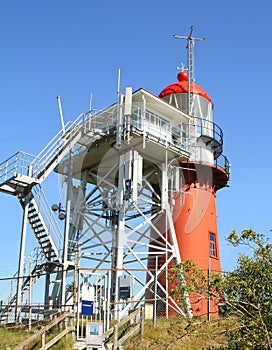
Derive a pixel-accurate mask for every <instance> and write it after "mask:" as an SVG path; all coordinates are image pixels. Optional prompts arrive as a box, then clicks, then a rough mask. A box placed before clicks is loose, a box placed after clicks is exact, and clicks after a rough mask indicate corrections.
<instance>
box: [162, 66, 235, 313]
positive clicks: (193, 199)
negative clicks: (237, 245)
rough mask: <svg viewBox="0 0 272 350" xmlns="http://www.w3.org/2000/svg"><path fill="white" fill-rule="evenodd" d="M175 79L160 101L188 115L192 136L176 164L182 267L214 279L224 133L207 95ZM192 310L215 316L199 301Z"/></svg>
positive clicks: (225, 169) (225, 170)
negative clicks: (188, 264)
mask: <svg viewBox="0 0 272 350" xmlns="http://www.w3.org/2000/svg"><path fill="white" fill-rule="evenodd" d="M177 79H178V81H177V82H175V83H173V84H171V85H169V86H168V87H166V88H165V89H164V90H163V91H162V92H161V93H160V95H159V97H160V98H162V99H163V100H164V101H166V102H168V103H170V104H172V105H174V106H175V107H176V108H178V109H180V110H182V111H184V112H187V113H190V118H191V123H189V124H187V125H184V126H183V127H184V128H189V129H190V133H191V134H192V135H193V141H192V143H191V156H190V158H189V159H187V160H186V161H180V163H179V165H180V168H181V169H182V170H181V177H182V179H181V182H182V186H181V188H180V194H178V195H176V196H175V205H174V208H173V222H174V226H175V232H176V236H177V241H178V247H179V251H180V255H181V259H182V261H185V260H188V259H189V260H192V261H194V262H195V263H196V264H197V267H198V268H199V269H201V270H203V271H204V273H205V274H206V273H207V274H208V273H210V272H211V271H213V272H217V273H219V272H220V271H221V265H220V252H219V239H218V226H217V216H216V192H217V191H218V190H219V189H221V188H223V187H225V186H227V185H228V181H229V163H228V160H227V158H226V157H225V156H223V154H222V149H223V132H222V130H221V128H220V127H219V126H218V125H217V124H215V123H214V121H213V115H212V112H213V102H212V100H211V98H210V96H209V95H208V93H207V92H206V91H205V90H204V89H203V88H202V87H200V86H199V85H197V84H195V83H194V82H190V83H189V84H188V74H187V73H186V72H184V71H181V72H180V73H179V74H178V77H177ZM189 94H191V95H192V97H191V101H192V106H191V108H189V107H188V105H189V103H188V101H190V99H189V97H188V95H189ZM190 109H191V110H190ZM185 131H186V130H185ZM192 308H193V314H194V315H195V316H200V315H204V314H207V313H208V312H210V313H211V315H212V314H216V313H217V306H216V305H215V304H213V303H210V305H209V304H208V303H207V301H206V300H205V299H201V298H200V300H199V301H196V302H192ZM208 308H209V310H208Z"/></svg>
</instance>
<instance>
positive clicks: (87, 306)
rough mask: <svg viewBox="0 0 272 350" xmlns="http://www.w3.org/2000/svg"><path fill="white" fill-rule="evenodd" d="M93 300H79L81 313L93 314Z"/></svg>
mask: <svg viewBox="0 0 272 350" xmlns="http://www.w3.org/2000/svg"><path fill="white" fill-rule="evenodd" d="M93 304H94V302H93V301H90V300H82V302H81V314H82V315H88V316H92V315H93Z"/></svg>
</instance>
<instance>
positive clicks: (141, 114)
mask: <svg viewBox="0 0 272 350" xmlns="http://www.w3.org/2000/svg"><path fill="white" fill-rule="evenodd" d="M132 125H133V127H134V128H135V129H136V130H137V131H140V132H142V133H144V134H145V135H146V136H147V137H149V136H152V137H153V138H155V139H156V140H157V141H158V142H160V143H162V144H164V145H165V146H166V147H170V148H171V147H172V148H175V149H178V150H179V151H182V152H186V153H188V154H189V153H190V142H189V140H190V138H191V137H192V135H190V134H189V133H188V131H186V130H183V129H182V128H181V127H179V126H177V125H174V124H172V123H171V122H169V121H168V120H166V119H163V118H162V117H160V116H158V115H156V114H154V113H152V112H149V111H148V110H144V109H143V108H141V107H137V106H133V107H132Z"/></svg>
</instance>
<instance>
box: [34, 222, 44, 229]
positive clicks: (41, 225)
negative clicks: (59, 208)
mask: <svg viewBox="0 0 272 350" xmlns="http://www.w3.org/2000/svg"><path fill="white" fill-rule="evenodd" d="M39 227H43V224H42V223H40V224H39V225H36V226H34V228H39Z"/></svg>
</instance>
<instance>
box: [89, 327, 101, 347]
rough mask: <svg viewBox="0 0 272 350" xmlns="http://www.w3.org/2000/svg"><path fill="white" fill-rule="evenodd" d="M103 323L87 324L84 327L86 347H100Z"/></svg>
mask: <svg viewBox="0 0 272 350" xmlns="http://www.w3.org/2000/svg"><path fill="white" fill-rule="evenodd" d="M102 334H103V323H101V322H88V323H87V325H86V345H87V346H93V347H95V346H97V347H101V346H102Z"/></svg>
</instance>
